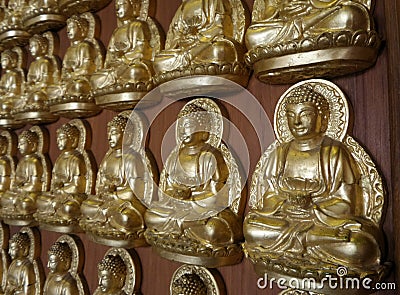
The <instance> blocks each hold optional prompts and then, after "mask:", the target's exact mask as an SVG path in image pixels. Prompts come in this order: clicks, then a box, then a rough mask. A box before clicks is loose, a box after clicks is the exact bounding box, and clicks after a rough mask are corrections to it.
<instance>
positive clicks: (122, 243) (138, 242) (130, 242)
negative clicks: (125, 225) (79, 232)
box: [85, 231, 149, 249]
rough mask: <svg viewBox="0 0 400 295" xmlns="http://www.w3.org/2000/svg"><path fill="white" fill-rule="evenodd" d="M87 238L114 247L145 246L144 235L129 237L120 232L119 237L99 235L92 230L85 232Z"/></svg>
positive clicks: (130, 247)
mask: <svg viewBox="0 0 400 295" xmlns="http://www.w3.org/2000/svg"><path fill="white" fill-rule="evenodd" d="M85 233H86V235H87V236H88V237H89V239H90V240H91V241H93V242H95V243H98V244H102V245H105V246H109V247H116V248H125V249H132V248H139V247H147V246H149V244H147V242H146V239H145V238H144V237H142V238H140V239H132V238H131V239H130V238H129V237H127V235H126V234H124V233H121V234H120V236H119V237H105V236H99V235H96V234H94V233H92V232H88V231H86V232H85Z"/></svg>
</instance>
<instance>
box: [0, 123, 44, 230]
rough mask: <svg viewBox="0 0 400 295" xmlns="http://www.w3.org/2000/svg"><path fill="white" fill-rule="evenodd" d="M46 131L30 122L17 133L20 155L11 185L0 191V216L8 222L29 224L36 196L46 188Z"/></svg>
mask: <svg viewBox="0 0 400 295" xmlns="http://www.w3.org/2000/svg"><path fill="white" fill-rule="evenodd" d="M48 144H49V138H48V132H47V130H46V129H44V128H42V127H39V126H33V127H31V128H30V129H29V130H25V131H23V132H22V133H21V134H20V135H19V139H18V149H19V151H20V153H21V155H22V157H21V158H20V160H19V162H18V164H17V167H16V169H15V176H14V179H13V183H12V186H11V187H10V189H9V190H7V191H6V192H4V193H3V194H2V195H1V199H0V204H1V209H0V216H1V217H2V219H3V220H4V221H5V222H6V223H8V224H11V225H20V226H21V225H23V226H28V225H33V224H35V223H36V222H35V219H34V218H33V214H34V213H35V212H36V199H37V196H38V195H40V194H42V193H43V192H46V191H48V190H49V187H50V170H51V164H50V160H49V157H48V154H47V152H48Z"/></svg>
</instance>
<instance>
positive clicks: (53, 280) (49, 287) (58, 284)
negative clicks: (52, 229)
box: [43, 235, 89, 295]
mask: <svg viewBox="0 0 400 295" xmlns="http://www.w3.org/2000/svg"><path fill="white" fill-rule="evenodd" d="M47 255H48V261H47V267H48V269H49V275H48V276H47V278H46V282H45V284H44V289H43V295H86V294H89V288H88V286H87V283H86V280H85V278H84V276H83V273H82V271H83V259H84V252H83V244H82V241H81V240H80V239H79V238H78V237H77V236H74V237H73V236H68V235H63V236H61V237H60V238H58V239H57V241H56V242H55V243H54V244H53V245H52V246H51V247H50V249H49V250H48V251H47Z"/></svg>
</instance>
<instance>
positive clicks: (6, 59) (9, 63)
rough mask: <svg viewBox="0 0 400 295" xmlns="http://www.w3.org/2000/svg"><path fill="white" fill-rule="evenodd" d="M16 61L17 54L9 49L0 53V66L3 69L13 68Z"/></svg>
mask: <svg viewBox="0 0 400 295" xmlns="http://www.w3.org/2000/svg"><path fill="white" fill-rule="evenodd" d="M17 62H18V54H17V53H16V52H15V51H13V50H10V49H7V50H5V51H3V52H2V54H1V67H2V68H3V69H10V68H15V67H16V66H17Z"/></svg>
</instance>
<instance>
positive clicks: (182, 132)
mask: <svg viewBox="0 0 400 295" xmlns="http://www.w3.org/2000/svg"><path fill="white" fill-rule="evenodd" d="M178 118H179V119H178V121H177V125H176V126H177V129H176V143H177V145H176V147H175V148H174V149H173V150H172V152H171V153H170V155H169V156H168V158H167V160H166V163H165V166H164V168H163V171H162V173H161V176H160V190H159V196H158V199H159V200H158V201H156V202H153V203H152V204H151V205H152V206H151V207H150V208H149V209H148V210H147V212H146V214H145V221H146V225H147V227H148V228H147V230H146V232H145V236H146V239H147V241H148V243H149V244H151V245H152V246H153V247H154V249H155V250H156V251H157V252H158V253H159V254H160V255H161V256H163V257H165V258H167V259H170V260H175V261H180V262H184V263H194V264H198V265H203V266H207V267H218V266H222V265H229V264H235V263H238V262H240V260H241V258H242V250H241V247H240V244H239V243H240V241H241V239H242V237H243V236H242V222H241V214H242V213H241V212H242V210H243V202H242V201H243V200H242V198H241V179H240V175H239V171H238V166H237V163H236V161H235V159H234V158H233V156H232V154H231V153H230V151H229V150H228V148H227V147H226V146H225V145H224V144H223V143H222V142H221V139H222V132H223V119H222V115H221V111H220V109H219V107H218V105H217V104H216V103H215V102H213V101H212V100H211V99H208V98H198V99H194V100H192V101H190V102H188V103H187V104H186V105H185V106H184V107H183V109H182V110H181V111H180V113H179V115H178Z"/></svg>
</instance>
